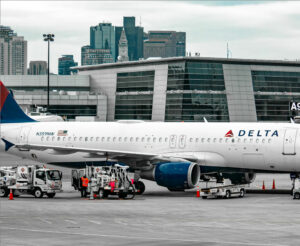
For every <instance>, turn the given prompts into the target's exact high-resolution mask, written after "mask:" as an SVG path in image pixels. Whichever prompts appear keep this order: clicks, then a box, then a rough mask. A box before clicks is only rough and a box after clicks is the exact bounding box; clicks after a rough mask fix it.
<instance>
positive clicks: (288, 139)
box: [283, 128, 298, 155]
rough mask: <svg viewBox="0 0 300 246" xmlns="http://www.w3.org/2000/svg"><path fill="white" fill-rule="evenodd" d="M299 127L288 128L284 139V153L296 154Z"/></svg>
mask: <svg viewBox="0 0 300 246" xmlns="http://www.w3.org/2000/svg"><path fill="white" fill-rule="evenodd" d="M297 131H298V129H295V128H288V129H286V130H285V134H284V139H283V154H284V155H295V154H296V149H295V144H296V136H297Z"/></svg>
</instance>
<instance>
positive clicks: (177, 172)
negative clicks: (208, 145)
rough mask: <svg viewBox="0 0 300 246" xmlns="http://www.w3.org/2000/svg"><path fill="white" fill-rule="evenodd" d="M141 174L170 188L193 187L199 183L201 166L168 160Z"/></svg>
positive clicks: (182, 188) (142, 176)
mask: <svg viewBox="0 0 300 246" xmlns="http://www.w3.org/2000/svg"><path fill="white" fill-rule="evenodd" d="M140 176H141V178H144V179H148V180H154V181H156V183H157V184H158V185H160V186H164V187H167V188H168V189H169V190H184V189H192V188H194V187H195V186H196V185H197V184H198V181H199V178H200V168H199V166H198V164H196V163H191V162H167V163H160V164H157V165H156V166H155V167H154V168H153V169H151V170H150V171H142V172H141V174H140Z"/></svg>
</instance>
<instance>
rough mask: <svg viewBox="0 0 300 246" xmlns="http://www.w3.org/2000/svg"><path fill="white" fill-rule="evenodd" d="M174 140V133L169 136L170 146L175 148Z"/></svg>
mask: <svg viewBox="0 0 300 246" xmlns="http://www.w3.org/2000/svg"><path fill="white" fill-rule="evenodd" d="M176 140H177V136H176V135H171V136H170V148H176Z"/></svg>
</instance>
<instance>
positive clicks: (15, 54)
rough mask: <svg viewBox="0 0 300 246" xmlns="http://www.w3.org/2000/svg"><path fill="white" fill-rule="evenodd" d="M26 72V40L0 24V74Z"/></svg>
mask: <svg viewBox="0 0 300 246" xmlns="http://www.w3.org/2000/svg"><path fill="white" fill-rule="evenodd" d="M23 74H27V41H25V40H24V37H21V36H17V34H16V33H14V31H13V30H12V29H11V28H10V27H8V26H2V25H0V75H23Z"/></svg>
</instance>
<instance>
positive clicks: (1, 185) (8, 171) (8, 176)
mask: <svg viewBox="0 0 300 246" xmlns="http://www.w3.org/2000/svg"><path fill="white" fill-rule="evenodd" d="M15 180H16V172H15V170H14V169H13V167H0V197H7V196H8V194H9V189H8V186H11V185H13V184H15Z"/></svg>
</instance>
